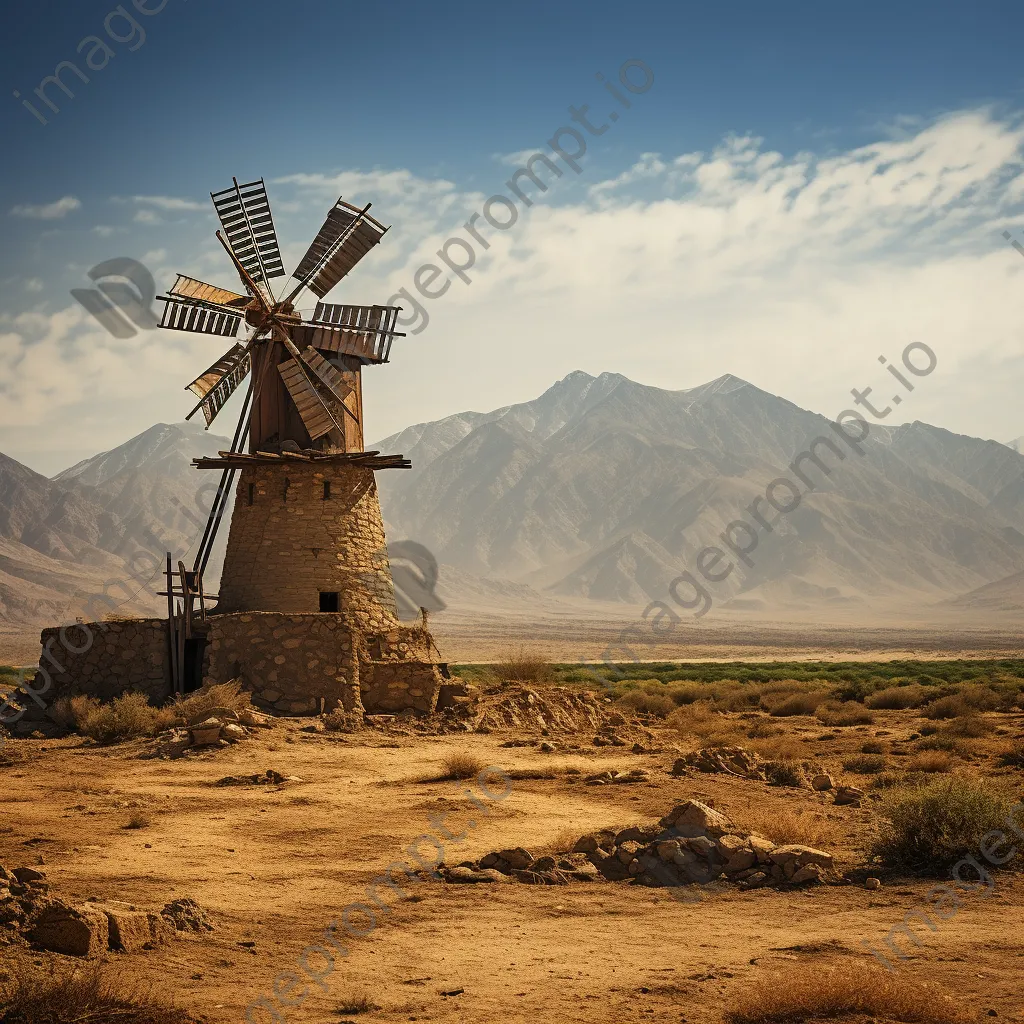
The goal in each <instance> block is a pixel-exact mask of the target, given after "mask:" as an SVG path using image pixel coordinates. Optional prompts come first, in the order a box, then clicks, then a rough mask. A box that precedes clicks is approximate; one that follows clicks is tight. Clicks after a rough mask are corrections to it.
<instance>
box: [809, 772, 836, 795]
mask: <svg viewBox="0 0 1024 1024" xmlns="http://www.w3.org/2000/svg"><path fill="white" fill-rule="evenodd" d="M834 788H835V782H834V781H833V779H832V776H831V775H829V774H828V772H822V773H821V774H820V775H815V776H814V778H812V779H811V789H814V790H817V792H819V793H824V792H825V791H826V790H829V789H834Z"/></svg>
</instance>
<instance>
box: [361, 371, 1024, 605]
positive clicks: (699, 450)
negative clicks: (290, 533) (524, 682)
mask: <svg viewBox="0 0 1024 1024" xmlns="http://www.w3.org/2000/svg"><path fill="white" fill-rule="evenodd" d="M456 421H457V429H453V425H454V424H455V423H456ZM416 431H417V438H418V439H419V443H420V444H421V445H422V446H423V447H422V448H421V457H420V458H419V460H418V461H416V462H414V465H415V469H414V470H413V471H411V472H409V473H401V474H398V473H394V474H380V486H381V500H382V505H383V508H384V512H385V517H386V519H387V520H388V523H389V526H390V528H391V531H392V534H393V535H395V534H397V535H399V536H408V537H413V538H415V539H417V540H419V541H421V542H422V543H424V544H426V545H427V546H428V547H431V549H432V550H434V551H435V553H436V554H437V556H438V558H439V559H441V560H442V561H445V562H448V563H451V564H452V565H454V566H457V567H459V568H462V569H464V570H466V571H468V572H472V573H477V574H484V575H494V576H499V577H508V578H511V579H515V580H522V581H524V582H528V583H530V584H531V585H533V586H535V587H547V588H550V590H551V592H553V593H557V594H560V595H566V596H585V597H591V598H599V599H601V600H626V601H631V602H633V601H638V600H644V599H645V598H646V597H653V596H657V597H662V596H664V593H665V587H666V585H667V583H668V581H669V580H671V579H672V578H673V577H675V576H676V575H678V574H679V573H680V572H682V571H684V570H685V569H688V568H689V569H693V567H694V560H695V558H696V554H697V552H698V551H699V550H701V548H703V547H704V546H705V545H707V544H712V543H718V544H720V541H718V540H717V538H718V536H719V534H721V532H722V530H723V529H724V528H725V526H726V524H727V523H729V522H730V521H732V520H735V519H739V518H741V517H745V518H747V519H748V520H751V515H750V513H747V512H744V510H745V509H746V508H747V507H748V506H749V505H750V503H751V502H753V501H755V500H756V499H757V498H758V497H760V498H761V499H762V500H761V505H760V506H759V507H760V509H761V511H762V512H765V511H766V510H767V511H768V514H770V515H772V516H774V515H775V513H774V512H771V511H770V510H768V507H767V505H766V504H765V502H764V500H763V497H764V490H765V486H766V485H767V484H769V483H770V482H771V481H772V480H774V479H776V478H778V477H780V476H789V477H791V478H793V479H796V478H795V477H794V476H793V473H792V471H791V470H789V469H787V467H788V466H789V464H790V463H791V462H792V460H793V458H794V456H795V455H796V454H797V453H798V452H800V451H803V450H805V449H806V447H807V445H808V443H809V442H810V441H811V440H812V439H814V438H815V437H818V436H825V437H828V438H830V439H831V440H832V441H833V442H834V443H835V444H836V447H837V449H838V450H839V452H840V453H842V455H843V459H842V461H839V460H838V459H837V457H836V456H835V455H834V454H833V453H832V452H830V451H827V450H825V449H822V451H823V453H824V457H825V461H826V463H827V464H828V465H829V466H831V467H832V472H831V475H829V476H825V475H823V474H821V473H820V472H819V471H818V470H817V469H815V468H814V466H813V465H806V466H805V472H807V473H809V474H810V475H811V479H813V480H814V481H815V482H816V484H817V487H816V490H815V491H814V492H813V493H809V494H804V496H803V497H802V500H801V505H800V507H799V508H798V509H797V510H796V511H795V512H793V513H791V514H789V515H786V516H783V517H781V518H780V519H779V522H778V523H777V525H776V527H775V528H774V529H773V531H772V532H771V533H767V532H765V531H761V532H760V534H759V539H758V549H757V552H756V555H753V556H752V560H753V562H754V565H753V566H747V567H745V568H744V572H743V575H742V576H740V575H739V574H738V573H734V574H733V575H732V576H731V577H730V578H729V579H728V580H726V581H725V582H723V583H721V584H717V585H715V596H716V600H717V599H718V598H723V599H726V598H729V597H734V596H736V595H737V594H739V593H744V594H749V593H751V592H758V591H759V589H760V590H765V588H768V589H770V590H771V591H772V593H774V594H775V595H776V596H777V595H778V594H779V593H780V592H790V593H792V595H793V596H794V600H799V601H806V600H808V595H825V594H829V595H831V598H835V599H848V598H864V597H871V596H879V595H887V594H894V593H899V592H908V593H922V594H933V595H938V594H948V593H952V592H960V591H964V590H967V589H970V588H972V587H975V586H978V585H979V584H982V583H984V582H986V581H989V580H992V579H996V578H998V577H1000V576H1003V575H1005V574H1006V572H1007V570H1008V569H1014V568H1024V516H1022V515H1021V510H1020V509H1018V508H1017V507H1016V506H1014V507H1004V506H1010V505H1011V504H1012V503H1011V502H1010V501H1009V495H1010V494H1011V492H1012V491H1013V489H1014V488H1015V487H1018V486H1019V483H1020V479H1021V477H1022V475H1024V458H1022V457H1021V455H1020V454H1019V453H1017V452H1015V451H1013V450H1012V449H1011V448H1009V447H1008V446H1004V445H1000V444H998V443H996V442H992V441H982V440H978V439H976V438H969V437H964V436H962V435H956V434H953V433H951V432H949V431H946V430H942V429H940V428H936V427H931V426H929V425H927V424H922V423H911V424H904V425H893V426H888V425H887V424H879V423H876V424H874V425H873V429H872V431H871V435H870V436H869V438H868V440H867V441H866V442H865V444H864V446H863V451H864V453H865V454H864V455H857V454H854V452H853V451H852V450H851V447H849V446H847V445H845V444H844V443H843V442H842V441H841V440H839V439H838V438H836V435H835V433H834V432H833V431H832V430H831V429H830V427H829V424H828V422H827V420H826V419H825V418H824V417H822V416H820V415H818V414H815V413H811V412H808V411H806V410H803V409H800V408H799V407H797V406H795V405H793V404H792V403H790V402H787V401H785V400H784V399H780V398H777V397H776V396H774V395H770V394H768V393H766V392H764V391H761V390H760V389H758V388H756V387H754V386H753V385H750V384H748V383H746V382H744V381H741V380H739V379H738V378H736V377H732V376H726V377H722V378H720V379H718V380H716V381H712V382H711V383H709V384H706V385H703V386H702V387H699V388H693V389H690V390H688V391H681V392H670V391H664V390H661V389H658V388H651V387H646V386H643V385H640V384H636V383H635V382H633V381H630V380H628V379H627V378H625V377H622V376H620V375H618V374H602V375H601V376H600V377H598V378H594V377H590V376H589V375H587V374H584V373H581V372H578V371H577V372H575V373H572V374H570V375H569V376H568V377H566V378H565V379H564V380H561V381H559V382H557V383H556V384H555V385H554V386H553V387H552V388H550V389H549V390H548V391H546V392H545V393H544V394H543V395H541V396H540V397H539V398H537V399H534V400H533V401H531V402H526V403H522V404H520V405H515V406H509V407H508V408H506V409H500V410H496V411H495V412H494V413H490V414H473V417H472V418H457V417H449V418H448V419H446V420H442V421H439V422H438V423H437V424H420V425H419V426H418V427H417V428H416ZM401 437H402V435H396V436H395V437H393V438H388V439H386V440H385V441H382V442H380V443H378V444H374V445H373V447H374V448H381V449H384V450H388V451H401V450H402V448H401V446H400V444H398V441H399V438H401ZM396 445H397V446H396ZM405 454H409V452H408V451H406V452H405ZM801 491H806V486H801ZM1000 496H1002V497H1000ZM780 497H782V499H783V500H785V498H786V495H785V494H782V495H780ZM780 588H781V591H780Z"/></svg>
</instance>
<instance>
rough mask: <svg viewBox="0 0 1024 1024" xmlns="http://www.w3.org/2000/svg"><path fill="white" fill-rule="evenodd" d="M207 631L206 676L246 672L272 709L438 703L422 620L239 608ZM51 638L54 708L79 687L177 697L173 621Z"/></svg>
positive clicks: (37, 683) (37, 711) (39, 679)
mask: <svg viewBox="0 0 1024 1024" xmlns="http://www.w3.org/2000/svg"><path fill="white" fill-rule="evenodd" d="M198 628H202V629H204V630H205V633H206V647H205V651H204V660H203V682H204V683H223V682H226V681H227V680H229V679H236V678H239V679H241V680H242V682H243V684H244V685H245V687H246V688H247V689H249V690H251V691H252V693H253V703H255V704H256V705H257V706H260V707H263V708H265V709H267V710H270V711H276V712H279V713H284V714H293V715H299V714H304V715H313V714H320V713H321V712H322V711H333V710H334V709H335V708H336V707H342V708H344V709H345V710H346V711H355V712H360V711H364V710H365V711H367V712H370V713H374V712H398V711H405V710H408V709H413V710H416V711H421V712H426V713H429V712H432V711H433V710H434V708H435V706H436V704H437V695H438V691H439V689H440V686H441V681H442V677H441V670H440V667H439V658H438V656H437V651H436V648H435V647H434V643H433V640H432V638H431V636H430V634H429V632H427V631H426V630H424V629H423V628H422V627H421V626H394V627H393V628H391V629H389V630H387V631H386V632H382V633H377V634H373V635H370V636H367V635H366V634H364V633H362V632H360V631H358V630H353V629H352V627H351V625H350V624H349V623H348V621H347V620H346V618H345V617H344V616H343V615H340V614H333V613H307V614H294V613H286V612H238V613H235V614H225V615H211V616H210V617H209V619H208V620H207V622H206V623H205V624H202V625H201V626H198ZM41 640H42V643H43V649H44V652H45V653H44V654H43V656H42V657H41V659H40V663H39V670H38V672H37V674H36V677H35V680H34V682H33V683H32V684H31V685H32V689H33V690H34V691H35V693H37V694H38V695H39V697H40V700H41V701H42V702H43V703H44V704H45V705H46V706H50V705H52V704H53V702H54V701H55V700H57V699H59V698H60V697H70V696H77V695H78V694H88V695H89V696H93V697H98V698H99V699H100V700H104V701H106V700H112V699H113V698H114V697H118V696H120V695H121V694H123V693H126V692H127V691H129V690H137V691H140V692H142V693H145V694H146V696H147V697H148V698H149V701H150V703H151V704H154V705H161V704H164V703H166V702H167V701H168V700H169V699H170V697H171V687H170V682H169V680H170V654H169V650H168V642H167V623H166V621H165V620H163V619H137V620H123V621H118V622H94V623H85V624H83V625H79V626H71V627H68V628H67V629H64V630H62V629H56V628H54V629H46V630H44V631H43V633H42V636H41ZM26 703H27V705H28V707H29V712H30V713H29V714H27V715H26V716H25V720H26V723H27V722H28V721H30V720H31V721H42V720H44V719H45V717H46V716H45V712H44V710H43V708H42V707H40V706H39V705H38V704H35V703H34V702H32V701H30V700H29V701H26Z"/></svg>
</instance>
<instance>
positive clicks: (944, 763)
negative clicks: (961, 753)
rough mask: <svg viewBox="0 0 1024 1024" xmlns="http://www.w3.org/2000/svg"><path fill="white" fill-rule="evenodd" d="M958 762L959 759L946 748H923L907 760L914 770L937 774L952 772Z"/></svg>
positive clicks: (909, 766) (908, 765) (909, 767)
mask: <svg viewBox="0 0 1024 1024" xmlns="http://www.w3.org/2000/svg"><path fill="white" fill-rule="evenodd" d="M956 764H957V759H956V758H955V757H954V756H953V755H952V754H950V753H949V752H948V751H946V750H923V751H921V753H920V754H915V755H914V756H913V757H912V758H911V759H910V760H909V761H908V762H907V768H908V770H909V771H912V772H927V773H928V774H929V775H935V774H937V773H939V772H951V771H952V770H953V769H954V768H955V767H956Z"/></svg>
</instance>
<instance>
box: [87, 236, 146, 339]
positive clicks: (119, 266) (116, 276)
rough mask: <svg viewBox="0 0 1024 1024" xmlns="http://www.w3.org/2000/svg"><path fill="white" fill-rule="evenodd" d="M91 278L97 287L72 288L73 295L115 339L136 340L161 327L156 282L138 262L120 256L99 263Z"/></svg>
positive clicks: (89, 273)
mask: <svg viewBox="0 0 1024 1024" xmlns="http://www.w3.org/2000/svg"><path fill="white" fill-rule="evenodd" d="M88 276H89V278H90V279H91V280H93V281H95V282H96V287H95V288H72V289H71V295H72V296H73V297H74V298H75V299H76V300H77V301H78V302H79V303H81V305H82V306H84V307H85V308H86V309H87V310H88V311H89V312H90V313H91V314H92V315H93V316H94V317H95V318H96V319H97V320H98V321H99V322H100V323H101V324H102V325H103V327H104V328H105V329H106V331H107V332H108V333H110V334H112V335H113V336H114V337H115V338H134V337H135V335H136V334H138V332H139V331H140V330H142V331H151V330H153V329H154V328H155V327H158V326H159V324H160V320H159V318H158V317H157V315H156V313H154V311H153V302H154V301H155V300H156V281H154V280H153V275H152V274H151V273H150V272H149V269H148V268H147V267H145V266H143V265H142V264H141V263H140V262H139V261H138V260H133V259H132V258H131V257H129V256H117V257H115V258H114V259H112V260H105V261H104V262H103V263H97V264H96V266H95V267H93V268H92V269H91V270H90V271H89V272H88ZM125 282H127V283H125ZM136 328H137V329H136Z"/></svg>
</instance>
